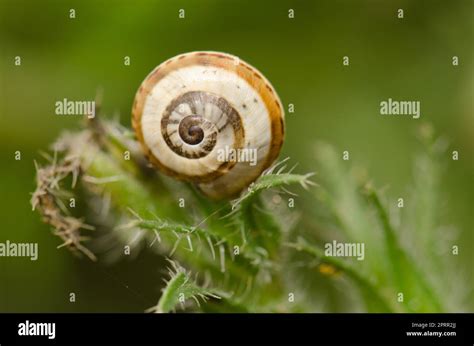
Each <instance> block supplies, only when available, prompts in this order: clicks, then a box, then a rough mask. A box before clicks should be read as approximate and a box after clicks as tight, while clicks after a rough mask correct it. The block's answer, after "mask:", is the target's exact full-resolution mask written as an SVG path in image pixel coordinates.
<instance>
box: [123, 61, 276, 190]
mask: <svg viewBox="0 0 474 346" xmlns="http://www.w3.org/2000/svg"><path fill="white" fill-rule="evenodd" d="M132 124H133V127H134V129H135V132H136V135H137V138H138V140H139V141H140V143H141V145H142V148H143V150H144V152H145V154H146V156H147V157H148V159H149V160H150V161H151V162H152V163H153V164H154V165H156V166H157V167H158V168H159V169H160V170H161V171H162V172H164V173H165V174H167V175H170V176H172V177H175V178H177V179H182V180H187V181H191V182H194V183H196V184H197V185H198V187H199V189H200V190H201V191H202V192H203V193H204V194H206V195H208V196H210V197H211V198H214V199H220V198H229V197H233V196H236V195H237V194H238V193H239V192H240V191H241V190H242V189H244V188H245V187H247V186H248V185H249V184H250V183H252V182H253V181H254V180H255V179H257V178H258V177H259V176H260V174H261V173H262V172H263V171H264V170H265V169H266V168H268V167H269V166H270V165H271V164H272V163H273V162H274V161H275V160H276V158H277V157H278V154H279V152H280V149H281V146H282V144H283V137H284V111H283V108H282V105H281V102H280V99H279V97H278V95H277V94H276V92H275V90H274V89H273V87H272V86H271V84H270V83H269V81H268V80H267V79H266V78H265V77H264V76H263V75H262V74H261V73H260V72H259V71H257V70H256V69H255V68H253V67H252V66H250V65H249V64H247V63H245V62H243V61H241V60H240V59H239V58H237V57H235V56H232V55H229V54H225V53H216V52H192V53H186V54H182V55H178V56H176V57H174V58H171V59H169V60H167V61H165V62H164V63H162V64H161V65H159V66H158V67H156V68H155V69H154V70H153V71H152V72H151V73H150V74H149V75H148V76H147V77H146V78H145V80H144V81H143V83H142V84H141V86H140V88H139V90H138V92H137V94H136V96H135V101H134V104H133V110H132Z"/></svg>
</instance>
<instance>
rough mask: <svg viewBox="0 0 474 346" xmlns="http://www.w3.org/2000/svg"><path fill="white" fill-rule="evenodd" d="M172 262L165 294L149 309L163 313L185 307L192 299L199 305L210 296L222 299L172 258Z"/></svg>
mask: <svg viewBox="0 0 474 346" xmlns="http://www.w3.org/2000/svg"><path fill="white" fill-rule="evenodd" d="M170 264H171V268H169V275H170V279H169V281H168V282H167V285H166V287H165V289H164V290H163V294H162V295H161V298H160V300H159V301H158V304H157V306H155V307H153V308H151V309H149V310H148V311H151V312H161V313H163V312H170V311H174V310H175V309H176V307H177V306H178V305H181V307H183V308H184V304H185V303H186V301H188V300H190V299H192V300H194V302H195V303H196V304H197V305H198V306H199V305H200V300H201V301H206V300H207V299H209V298H214V299H220V296H218V295H217V294H215V293H214V292H213V291H212V290H210V289H208V288H205V287H202V286H199V285H198V284H197V283H196V281H195V280H194V279H193V278H191V274H190V273H189V272H188V271H186V270H185V269H184V268H183V267H181V266H180V265H179V264H178V263H177V262H175V261H171V260H170Z"/></svg>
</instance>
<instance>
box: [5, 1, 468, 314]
mask: <svg viewBox="0 0 474 346" xmlns="http://www.w3.org/2000/svg"><path fill="white" fill-rule="evenodd" d="M71 8H74V9H75V10H76V18H75V19H70V18H69V10H70V9H71ZM290 8H292V9H294V11H295V18H294V19H288V9H290ZM399 8H403V9H404V14H405V18H404V19H398V18H397V9H399ZM179 9H185V19H179V18H178V10H179ZM473 13H474V2H473V1H471V0H466V1H428V0H423V1H420V0H419V1H382V0H380V1H334V0H327V1H308V0H301V1H285V0H280V1H258V2H257V1H251V0H250V1H247V0H238V1H236V0H226V1H224V0H222V1H217V0H199V1H198V0H194V1H193V0H188V1H176V0H173V1H172V0H169V1H163V0H162V1H158V0H153V1H151V0H150V1H148V0H140V1H131V0H127V1H125V0H122V1H119V0H115V1H112V0H110V1H105V0H102V1H96V0H94V1H91V0H81V1H25V0H0V54H1V56H0V58H1V60H0V64H1V65H0V77H1V79H0V82H1V83H0V143H1V146H0V156H1V177H2V180H1V197H2V198H1V201H0V213H1V214H0V215H1V221H2V222H1V224H0V242H4V241H5V240H7V239H8V240H10V241H14V242H38V243H39V259H38V261H36V262H32V261H30V260H29V259H25V258H0V311H1V312H23V311H58V312H61V311H143V310H144V309H146V308H148V307H150V306H152V305H153V304H155V303H156V301H157V299H158V296H159V285H160V282H159V281H160V273H161V272H162V271H163V268H162V267H161V265H162V263H161V262H158V261H157V260H156V258H154V257H152V256H149V255H146V254H141V255H139V257H138V258H137V259H136V260H135V261H128V260H124V261H123V262H121V263H118V264H116V265H113V266H104V265H96V264H93V263H91V262H89V261H88V260H79V259H77V258H75V257H73V256H71V254H70V253H69V252H68V251H67V250H65V249H61V250H56V246H57V245H59V239H57V238H56V237H54V236H52V235H51V230H50V228H49V227H48V226H46V225H44V224H42V223H41V222H40V219H39V216H38V214H37V213H35V212H32V211H31V206H30V203H29V199H30V193H31V192H32V191H33V190H34V188H35V180H34V176H35V170H34V165H33V160H34V159H40V155H39V151H40V150H46V149H48V146H49V144H50V143H51V142H52V141H53V140H54V139H55V138H56V137H57V136H58V134H59V133H60V132H61V131H63V130H64V129H66V128H77V127H78V126H79V123H80V117H74V116H72V117H60V116H57V115H55V114H54V109H55V108H54V105H55V102H56V101H58V100H62V99H63V98H67V99H70V100H93V99H94V97H95V94H96V91H97V90H98V89H99V88H102V89H103V91H104V102H103V111H104V112H105V113H106V114H108V115H110V116H113V115H114V114H119V115H120V117H121V121H122V123H124V124H126V125H127V126H129V125H130V119H129V118H130V110H131V106H132V102H133V98H134V95H135V92H136V90H137V88H138V86H139V85H140V83H141V81H142V80H143V78H144V77H145V76H146V75H147V74H148V73H149V72H150V71H151V70H152V69H153V68H154V67H155V66H156V65H158V64H159V63H160V62H162V61H164V60H166V59H168V58H170V57H172V56H174V55H177V54H179V53H183V52H188V51H193V50H216V51H224V52H228V53H231V54H235V55H237V56H239V57H241V58H242V59H243V60H246V61H247V62H249V63H251V64H252V65H254V66H255V67H257V68H258V69H259V70H261V71H262V72H263V73H264V74H265V75H266V76H267V77H268V78H269V80H270V81H271V82H272V83H273V85H274V87H275V88H276V90H277V92H278V93H279V95H280V97H281V99H282V101H283V103H284V104H285V106H287V105H288V104H289V103H293V104H294V105H295V113H294V114H287V137H286V143H285V145H284V148H283V153H282V157H286V156H290V157H291V158H292V160H293V161H295V162H299V170H300V171H301V172H305V171H317V170H318V167H315V164H314V152H313V151H312V150H311V148H312V147H313V146H314V143H315V141H316V140H324V141H327V142H329V143H331V144H333V145H334V146H336V147H337V148H338V149H339V150H341V151H342V150H349V151H350V152H351V160H352V161H353V163H356V164H357V165H361V166H363V167H366V168H367V170H368V172H369V175H370V176H371V177H372V179H373V181H374V183H375V184H376V185H377V186H387V188H388V192H389V194H390V195H391V196H403V195H404V194H406V193H407V192H408V191H409V188H410V181H411V178H412V161H413V158H414V155H415V153H416V151H417V150H418V149H419V147H420V145H419V143H418V142H417V140H416V138H415V135H414V134H415V130H416V128H417V126H418V125H419V124H420V122H421V121H427V122H431V123H432V124H433V125H434V126H435V128H436V130H437V131H438V132H439V133H441V134H443V135H445V136H446V138H448V139H449V141H450V146H449V151H452V150H458V151H459V153H460V160H459V161H456V162H448V167H447V174H446V176H445V179H444V183H443V185H444V191H443V193H444V196H445V200H444V201H443V203H444V205H445V208H444V214H443V215H442V217H443V220H444V221H445V223H447V224H450V225H454V226H455V227H456V228H458V229H459V230H460V232H461V240H460V244H461V251H460V256H463V260H464V263H466V265H467V266H469V267H470V268H471V271H470V273H471V274H472V267H473V257H472V252H473V251H474V241H473V227H472V226H473V223H472V213H473V192H474V191H473V181H472V180H473V173H474V167H473V157H474V141H473V140H472V138H473V137H474V117H473V111H474V106H473V95H474V79H473V75H474V65H473V42H474V41H473V23H474V15H473ZM345 55H347V56H349V58H350V66H343V65H342V57H343V56H345ZM15 56H21V58H22V64H21V66H14V57H15ZM124 56H130V58H131V65H130V66H125V65H124V63H123V61H124ZM453 56H458V57H459V66H453V65H452V63H451V61H452V57H453ZM389 97H391V98H392V99H395V100H417V101H421V114H422V116H421V119H419V120H413V119H411V118H410V117H382V116H381V115H379V104H380V102H381V101H383V100H387V99H388V98H389ZM17 150H20V151H21V153H22V160H21V161H15V160H14V152H15V151H17ZM316 180H317V179H316ZM465 279H466V280H464V282H460V284H463V285H465V284H470V285H472V282H473V280H472V275H471V277H469V278H465ZM70 292H75V293H76V296H77V300H76V303H70V302H69V300H68V299H69V293H70Z"/></svg>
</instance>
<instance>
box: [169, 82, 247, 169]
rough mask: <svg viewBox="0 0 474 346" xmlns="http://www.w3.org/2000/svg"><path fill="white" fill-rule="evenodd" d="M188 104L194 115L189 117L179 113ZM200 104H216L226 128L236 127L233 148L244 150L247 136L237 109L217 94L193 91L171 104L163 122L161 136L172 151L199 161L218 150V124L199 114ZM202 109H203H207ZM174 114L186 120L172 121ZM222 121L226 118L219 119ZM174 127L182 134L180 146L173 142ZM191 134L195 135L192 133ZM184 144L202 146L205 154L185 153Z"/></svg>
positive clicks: (227, 167)
mask: <svg viewBox="0 0 474 346" xmlns="http://www.w3.org/2000/svg"><path fill="white" fill-rule="evenodd" d="M184 104H186V105H188V106H189V109H190V110H191V112H192V113H193V114H189V115H187V114H183V113H182V112H179V108H180V107H181V106H182V105H184ZM198 104H213V105H215V106H216V107H218V108H219V110H220V111H221V115H222V116H225V126H227V125H229V124H230V125H232V128H233V132H234V143H233V145H232V147H233V148H235V149H240V148H243V145H244V141H245V133H244V128H243V126H242V120H241V118H240V114H239V113H238V112H237V111H236V110H235V108H233V107H232V106H231V105H230V104H229V102H227V101H226V100H225V99H224V98H222V97H219V96H218V95H215V94H213V93H210V92H205V91H190V92H187V93H184V94H182V95H180V96H178V97H176V98H175V99H174V100H173V101H171V102H170V104H169V105H168V106H167V107H166V109H165V111H164V114H163V117H162V118H161V134H162V136H163V139H164V140H165V142H166V144H167V145H168V147H169V148H170V149H171V150H173V151H174V152H175V153H176V154H178V155H180V156H183V157H186V158H189V159H199V158H201V157H204V156H206V155H208V154H209V153H210V152H211V151H212V149H214V146H215V144H216V141H217V135H218V131H220V130H221V129H219V128H217V124H211V123H210V121H209V120H207V119H206V117H205V114H197V109H198V107H197V106H198ZM200 108H201V109H203V108H204V107H200ZM173 113H175V114H179V115H180V116H181V117H182V118H181V119H180V120H177V119H171V116H172V114H173ZM221 118H222V117H220V118H219V119H221ZM172 123H179V126H178V131H179V138H180V140H179V141H178V142H177V143H176V142H174V141H173V140H172V138H171V135H172V134H173V130H171V129H170V127H169V125H170V124H172ZM225 126H224V127H225ZM205 129H207V130H208V131H207V132H208V133H207V136H206V131H204V130H205ZM191 130H192V132H194V134H191V133H190V131H191ZM205 136H206V137H205ZM183 142H184V143H187V144H188V145H193V146H195V145H197V146H200V149H201V151H199V152H198V153H196V152H187V151H186V150H184V149H183ZM234 164H235V163H234V162H229V165H226V166H224V167H223V168H225V169H229V168H230V167H232V166H233V165H234Z"/></svg>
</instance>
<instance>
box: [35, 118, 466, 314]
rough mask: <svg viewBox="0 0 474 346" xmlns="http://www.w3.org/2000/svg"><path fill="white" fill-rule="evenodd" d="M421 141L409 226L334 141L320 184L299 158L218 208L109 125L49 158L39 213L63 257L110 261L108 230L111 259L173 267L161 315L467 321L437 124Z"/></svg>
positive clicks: (324, 148)
mask: <svg viewBox="0 0 474 346" xmlns="http://www.w3.org/2000/svg"><path fill="white" fill-rule="evenodd" d="M421 138H422V139H423V143H424V147H425V151H424V152H423V154H421V155H420V157H419V158H418V159H417V164H416V170H415V182H414V186H413V189H412V191H413V196H412V201H414V203H413V205H416V206H417V208H416V209H411V212H409V213H403V215H400V209H398V210H395V211H393V210H389V209H388V208H387V203H386V200H385V199H386V197H385V196H384V194H382V193H381V192H380V191H378V190H377V189H375V188H374V187H373V186H372V185H371V184H370V182H369V181H368V180H367V179H365V178H362V177H360V175H359V176H358V175H357V174H354V171H353V170H351V169H349V166H348V163H347V162H345V161H343V160H342V158H341V157H340V156H339V155H338V153H337V152H336V151H335V149H334V148H332V147H331V146H329V145H327V144H323V143H319V144H317V145H316V149H315V156H316V158H317V161H316V162H317V164H316V165H315V168H317V169H318V171H319V172H318V176H317V178H318V183H319V184H320V186H317V187H315V186H314V185H315V183H314V182H313V179H315V177H313V174H311V173H310V174H296V173H293V171H294V167H293V168H291V169H288V168H287V165H288V163H289V159H285V160H283V161H281V162H279V163H277V164H276V165H274V166H273V167H272V168H270V169H269V170H267V171H266V172H265V173H264V174H263V175H262V176H261V177H260V178H259V179H258V180H257V181H256V182H255V183H253V184H252V185H251V186H249V188H248V189H247V190H246V191H244V192H243V193H242V194H241V196H240V197H239V198H238V199H236V200H233V201H220V202H215V201H211V200H209V199H207V198H205V197H204V196H202V195H201V194H200V193H199V192H198V191H197V190H196V189H195V188H194V187H193V186H192V185H190V184H188V183H182V182H178V181H174V180H172V179H170V178H168V177H165V176H163V175H161V174H160V173H159V172H157V171H156V170H155V169H153V168H151V167H150V166H149V165H148V163H147V161H146V159H145V158H144V156H143V155H142V153H141V151H140V149H139V146H138V144H137V142H136V141H135V140H134V135H133V133H132V132H130V131H129V130H128V129H126V128H124V127H122V126H121V125H119V124H118V123H117V122H115V121H99V120H97V119H96V120H94V121H91V122H89V124H88V125H87V126H86V127H85V128H84V129H82V130H79V131H77V132H74V133H65V134H63V135H62V136H61V137H60V138H59V139H58V140H57V141H56V142H55V144H54V145H53V148H52V150H53V152H54V155H53V156H52V157H51V156H49V155H45V156H46V157H47V160H48V161H49V162H48V164H46V165H44V166H41V167H40V166H37V190H36V191H35V192H34V194H33V197H32V205H33V208H34V209H37V210H38V211H39V212H40V214H41V215H42V217H43V220H44V221H45V222H47V223H49V224H50V225H51V226H52V227H53V229H54V233H55V234H56V235H58V236H59V237H60V238H61V239H62V240H63V244H62V245H61V246H67V247H68V248H70V249H71V250H72V251H74V252H75V253H78V254H82V255H86V256H87V257H89V258H90V259H92V260H96V259H97V254H102V252H104V246H103V244H102V245H101V244H100V241H99V239H97V238H99V237H98V236H97V235H98V234H104V233H105V234H108V235H110V236H111V237H112V238H110V237H109V238H108V240H109V243H110V242H111V241H110V239H113V241H112V242H111V243H112V244H115V246H114V247H113V249H108V250H109V251H108V252H109V255H110V253H112V255H113V256H115V257H120V256H122V255H124V253H125V254H127V253H128V252H129V251H134V252H135V251H139V249H140V248H144V247H143V244H147V245H148V250H147V251H154V252H156V254H157V255H158V256H164V257H169V258H172V260H171V259H170V260H169V261H170V266H171V269H170V271H169V277H170V278H169V280H168V281H167V284H166V287H165V288H164V290H163V293H162V295H161V298H160V299H159V301H158V303H157V305H156V306H155V307H152V308H151V309H150V311H154V312H169V311H174V310H176V309H177V308H185V309H188V310H196V311H214V312H306V311H371V312H402V311H409V312H412V311H420V312H437V311H454V310H456V309H458V308H459V304H461V303H462V295H460V294H458V295H456V296H455V297H454V298H457V300H456V299H451V298H452V296H450V294H449V293H448V292H452V291H451V289H452V287H450V286H449V285H450V284H451V283H450V280H447V279H446V278H447V277H448V276H449V275H454V274H453V273H454V272H455V271H454V270H453V266H455V265H456V259H455V256H453V255H451V246H452V244H453V242H452V241H451V242H444V243H442V244H441V246H440V249H435V248H433V246H435V245H440V244H439V243H437V242H436V240H437V239H438V236H439V233H437V230H438V229H439V227H437V225H439V220H438V213H437V211H436V208H437V207H438V206H437V205H436V204H437V203H436V202H437V201H438V198H437V197H436V195H435V193H437V191H438V190H439V182H440V176H441V171H442V169H441V167H440V166H442V164H441V162H442V161H443V160H442V158H443V155H445V151H444V146H443V145H442V144H443V142H442V141H439V140H436V139H435V137H434V135H433V133H432V131H431V130H430V129H429V127H424V128H423V131H422V136H421ZM295 186H296V187H298V186H299V188H301V187H302V188H303V189H304V190H305V191H304V192H303V193H302V194H301V196H297V195H296V194H295V193H294V191H290V189H291V190H294V189H293V187H295ZM306 190H307V191H306ZM294 200H296V201H297V204H298V207H295V208H293V207H292V203H294ZM178 201H184V202H185V205H184V206H185V207H184V208H183V207H182V206H183V205H180V204H181V203H180V202H178ZM304 202H306V203H304ZM76 203H77V205H76ZM71 205H74V208H71ZM400 217H402V220H403V221H401V222H395V220H398V219H399V218H400ZM90 238H92V239H90ZM334 239H338V240H341V241H350V242H361V243H364V244H365V248H366V249H367V252H366V256H365V258H364V260H363V261H357V260H355V259H348V258H338V257H330V256H326V254H325V251H324V244H325V243H327V242H331V241H332V240H334ZM108 245H110V244H108ZM109 247H110V246H109ZM110 250H111V251H110ZM127 251H128V252H127ZM440 251H441V252H440ZM440 254H442V255H440ZM102 255H104V256H105V254H102ZM184 268H188V269H184ZM191 272H192V273H196V276H194V277H193V275H192V274H191ZM197 274H199V276H197ZM341 290H344V291H345V292H341ZM400 293H401V294H403V299H402V300H401V298H400V297H401V296H400ZM335 296H337V297H338V299H335V298H334V297H335ZM341 296H342V297H343V298H342V299H341ZM334 301H337V302H339V304H341V303H340V302H341V301H345V302H344V305H343V306H342V307H341V306H339V307H338V306H337V302H336V304H333V303H334Z"/></svg>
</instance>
